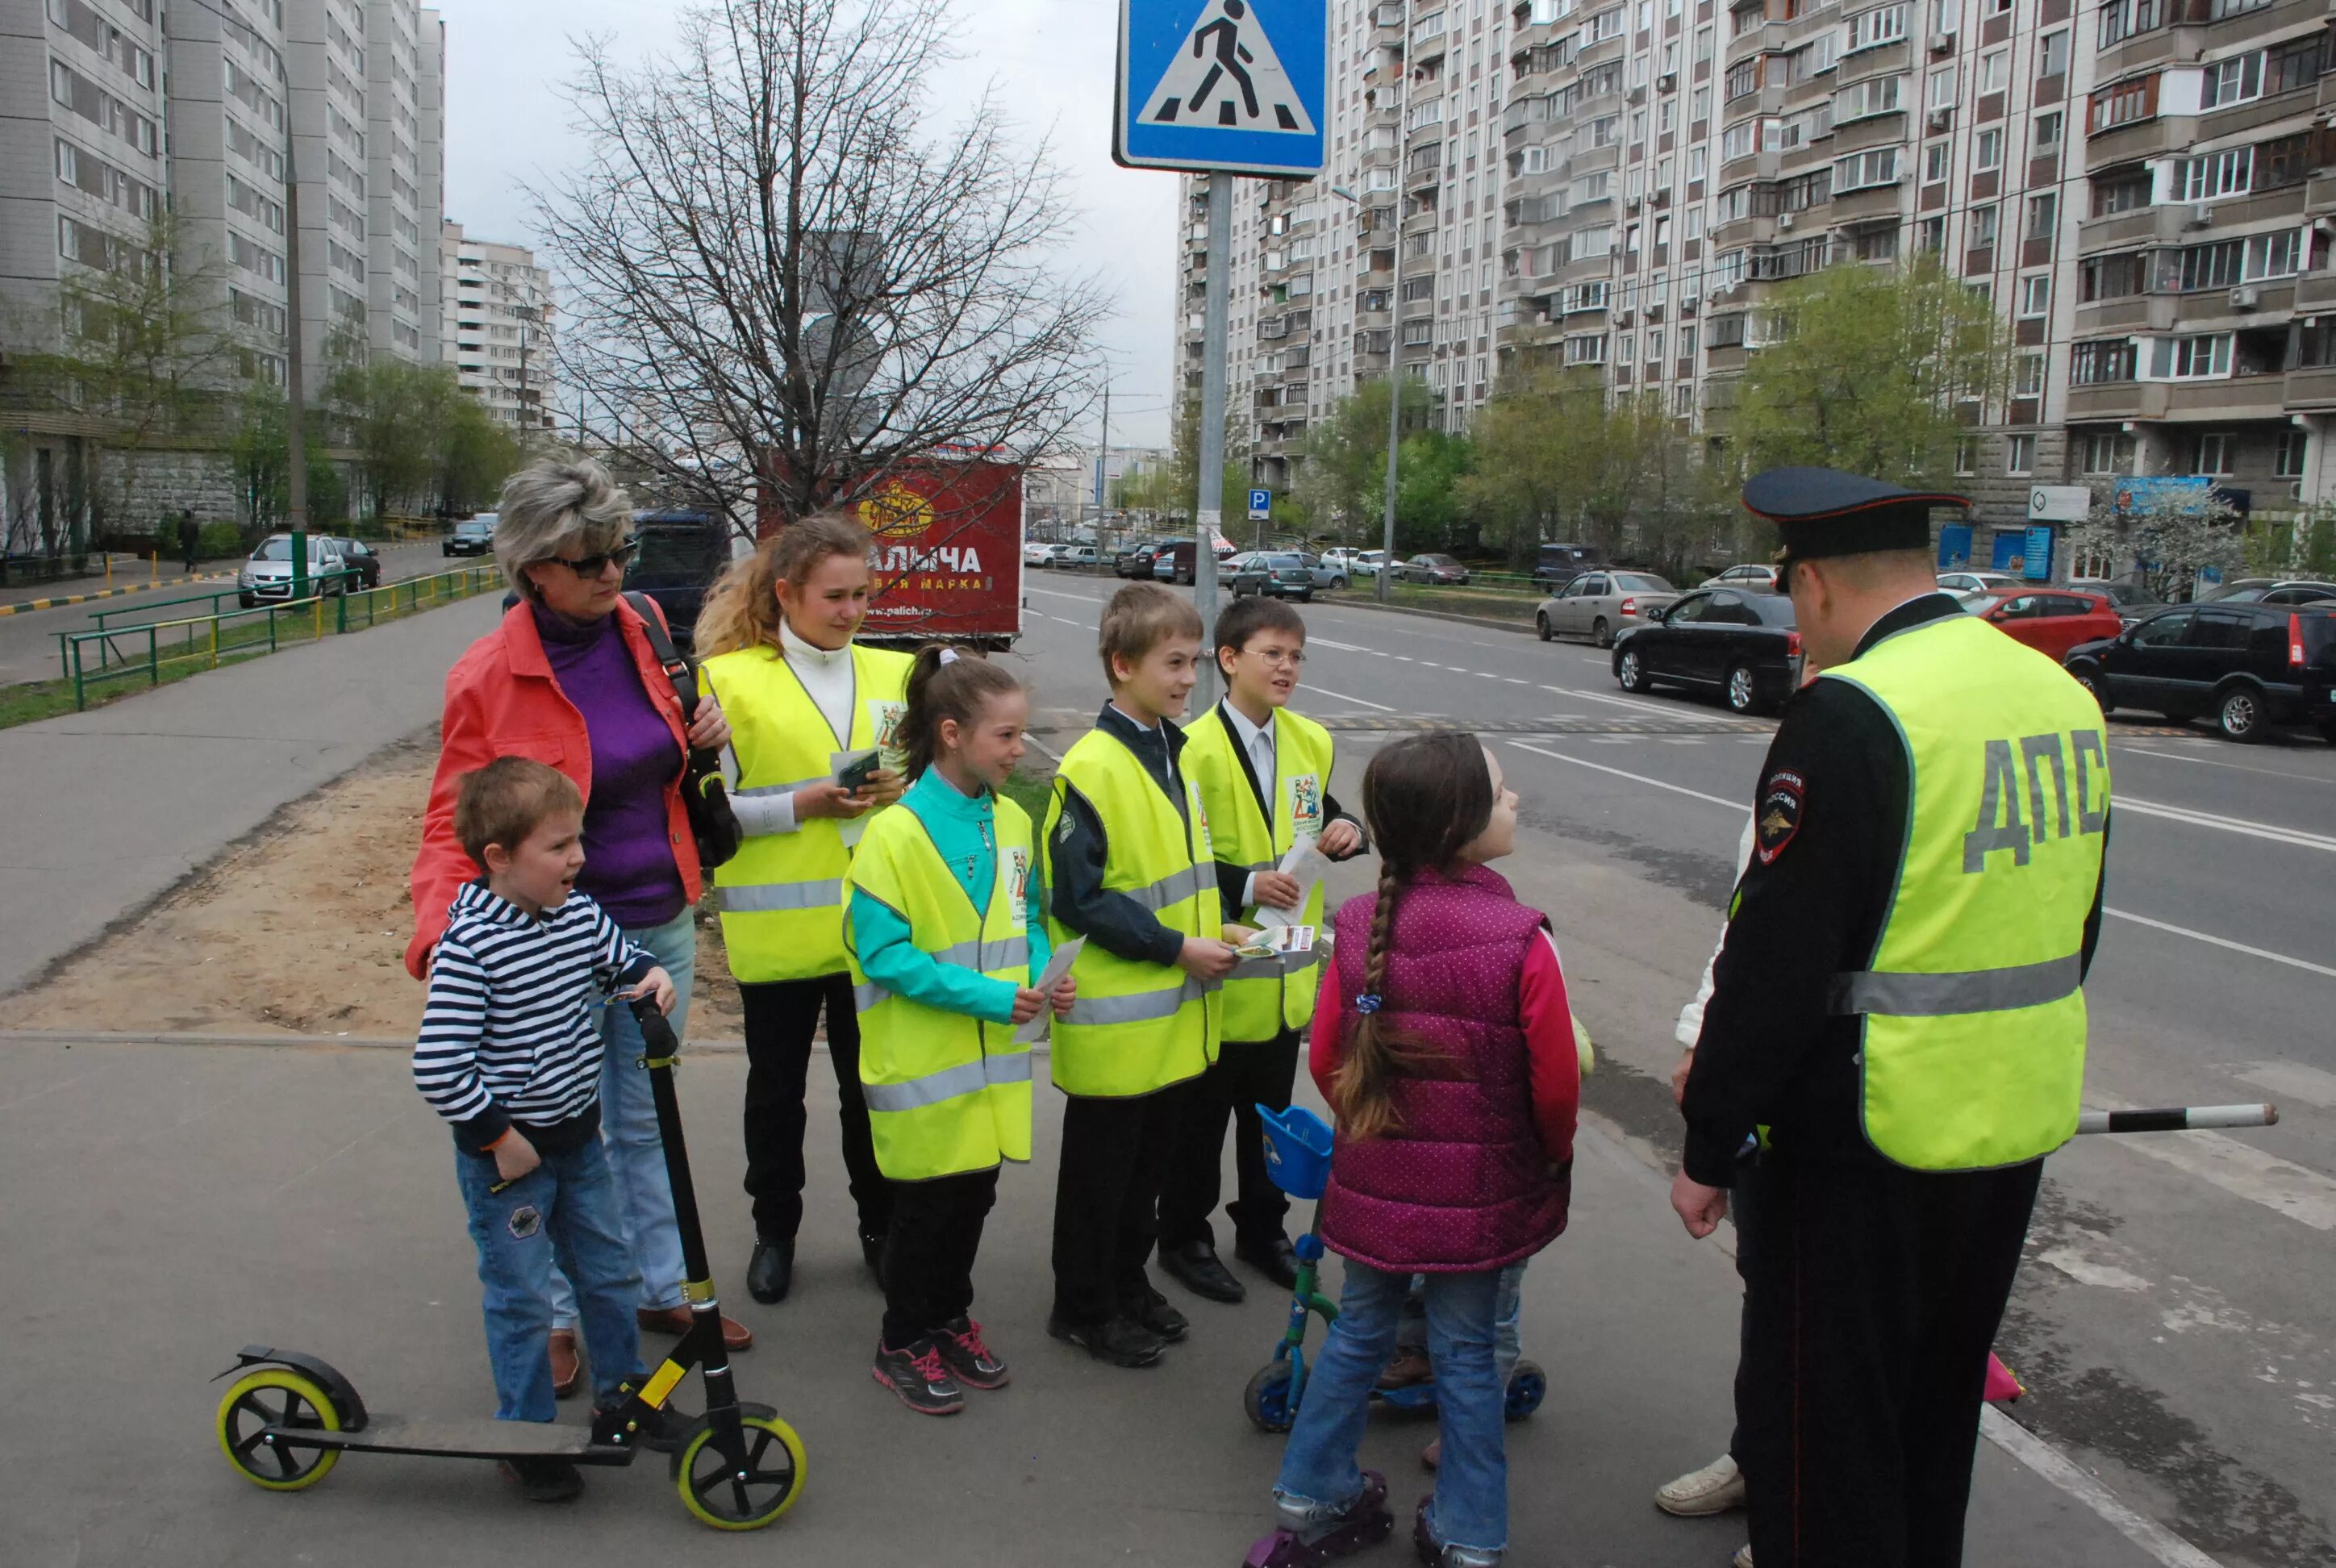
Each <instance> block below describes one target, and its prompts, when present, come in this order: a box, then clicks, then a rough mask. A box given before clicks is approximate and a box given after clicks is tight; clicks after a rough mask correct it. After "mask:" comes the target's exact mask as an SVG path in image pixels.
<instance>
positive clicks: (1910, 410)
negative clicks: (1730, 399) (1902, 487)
mask: <svg viewBox="0 0 2336 1568" xmlns="http://www.w3.org/2000/svg"><path fill="white" fill-rule="evenodd" d="M1756 315H1757V316H1758V317H1760V321H1759V325H1760V326H1765V327H1766V328H1767V336H1768V339H1769V340H1768V341H1767V343H1766V344H1765V345H1764V346H1761V347H1760V348H1758V349H1757V350H1756V351H1755V352H1754V353H1753V354H1752V355H1751V356H1750V360H1749V363H1748V364H1747V365H1746V367H1745V371H1744V375H1743V378H1742V380H1741V381H1740V382H1739V383H1738V384H1737V394H1736V404H1735V411H1734V413H1733V414H1732V415H1731V417H1730V419H1729V422H1728V436H1729V439H1730V442H1731V443H1732V444H1733V447H1734V449H1735V453H1736V455H1737V458H1738V459H1739V461H1740V462H1741V463H1742V465H1743V467H1744V469H1745V470H1746V471H1747V472H1758V471H1760V470H1762V469H1767V468H1776V467H1782V466H1787V465H1792V464H1800V463H1807V464H1814V465H1817V466H1822V467H1827V468H1840V469H1846V470H1848V471H1850V472H1854V473H1863V474H1869V475H1871V476H1873V477H1874V478H1876V479H1883V480H1889V481H1891V482H1894V483H1900V484H1908V485H1916V486H1933V487H1936V486H1944V485H1947V484H1950V483H1952V479H1953V474H1954V457H1955V448H1956V445H1957V443H1959V442H1960V441H1961V440H1962V438H1963V437H1964V436H1965V435H1966V434H1967V433H1968V430H1969V426H1970V424H1971V422H1972V421H1973V420H1974V419H1975V418H1976V417H1977V414H1978V412H1979V410H1981V408H1983V407H1984V406H1985V405H1986V404H1988V403H1990V402H1991V401H1994V400H1996V399H1999V398H2000V397H2001V396H2002V394H2003V392H2004V389H2005V386H2006V377H2007V375H2008V370H2009V364H2010V347H2009V338H2008V336H2007V335H2006V333H2005V330H2004V326H2003V323H2002V321H2001V319H2000V317H1998V316H1997V315H1996V311H1995V307H1994V304H1993V303H1992V302H1991V301H1990V299H1989V298H1988V297H1987V296H1985V295H1983V294H1981V293H1980V292H1978V291H1977V290H1975V289H1973V288H1971V287H1968V286H1967V285H1965V284H1964V283H1963V282H1962V281H1961V279H1959V278H1953V277H1952V276H1950V275H1949V274H1948V273H1947V271H1946V270H1945V269H1944V268H1942V266H1941V265H1940V264H1939V262H1938V260H1937V259H1936V258H1933V257H1932V256H1929V255H1927V254H1925V255H1922V256H1921V257H1919V258H1916V259H1915V260H1913V262H1911V263H1909V264H1906V265H1904V266H1902V267H1900V268H1895V269H1883V268H1874V267H1866V266H1846V265H1845V266H1839V267H1828V268H1825V269H1824V270H1823V271H1821V272H1816V273H1813V274H1811V275H1809V276H1808V277H1806V278H1798V279H1796V280H1795V281H1793V282H1791V283H1788V284H1786V285H1785V286H1784V287H1781V288H1779V289H1778V290H1777V291H1776V293H1775V294H1774V295H1773V296H1772V297H1770V299H1769V300H1768V301H1767V303H1766V304H1765V305H1763V306H1762V307H1759V308H1758V309H1757V312H1756Z"/></svg>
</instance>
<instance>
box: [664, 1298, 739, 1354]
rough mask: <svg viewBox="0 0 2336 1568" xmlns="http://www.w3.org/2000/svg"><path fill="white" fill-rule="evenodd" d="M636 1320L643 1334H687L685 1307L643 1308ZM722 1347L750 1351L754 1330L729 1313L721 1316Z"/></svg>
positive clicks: (687, 1317) (686, 1310)
mask: <svg viewBox="0 0 2336 1568" xmlns="http://www.w3.org/2000/svg"><path fill="white" fill-rule="evenodd" d="M636 1320H638V1322H639V1324H640V1326H641V1332H642V1333H644V1334H673V1335H681V1334H686V1333H688V1332H689V1324H690V1314H689V1309H688V1308H686V1307H655V1308H651V1307H643V1308H641V1309H640V1310H638V1313H637V1314H636ZM722 1345H723V1348H724V1349H728V1350H751V1349H754V1329H749V1328H748V1327H746V1325H745V1324H744V1323H741V1322H740V1321H738V1320H737V1319H735V1318H734V1317H732V1316H731V1315H730V1314H729V1313H727V1312H725V1313H723V1314H722Z"/></svg>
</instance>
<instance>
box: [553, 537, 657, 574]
mask: <svg viewBox="0 0 2336 1568" xmlns="http://www.w3.org/2000/svg"><path fill="white" fill-rule="evenodd" d="M640 552H641V547H640V545H639V544H638V542H637V541H633V540H629V539H628V540H627V541H625V542H624V543H622V544H620V545H618V546H617V547H616V548H615V549H614V550H601V551H600V552H599V554H597V555H579V556H578V557H577V558H576V559H575V560H569V559H568V558H567V557H566V556H564V555H555V556H553V557H552V558H551V559H552V560H556V561H558V562H559V563H560V565H562V566H564V567H566V568H567V569H568V570H570V571H572V572H574V573H575V574H576V575H577V576H579V577H580V578H584V579H587V580H589V579H592V578H596V577H598V576H599V575H600V574H601V573H602V572H604V571H606V570H608V563H609V562H610V561H612V560H613V561H615V562H616V563H617V565H618V568H619V569H620V570H621V569H622V568H624V567H628V566H630V565H631V564H632V563H633V557H635V556H637V555H638V554H640Z"/></svg>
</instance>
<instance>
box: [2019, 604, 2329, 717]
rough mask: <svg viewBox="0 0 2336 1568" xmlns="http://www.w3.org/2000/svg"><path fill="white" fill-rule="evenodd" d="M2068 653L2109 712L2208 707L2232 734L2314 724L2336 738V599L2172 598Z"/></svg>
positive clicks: (2197, 713)
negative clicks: (2189, 601) (2175, 601)
mask: <svg viewBox="0 0 2336 1568" xmlns="http://www.w3.org/2000/svg"><path fill="white" fill-rule="evenodd" d="M2062 663H2063V664H2064V665H2065V666H2066V667H2067V668H2068V673H2069V674H2070V675H2072V676H2075V677H2077V679H2078V682H2079V683H2080V684H2082V685H2083V686H2084V687H2085V688H2086V689H2087V690H2088V691H2090V692H2091V693H2092V694H2093V696H2094V697H2095V698H2096V699H2098V701H2099V703H2100V705H2101V711H2102V712H2103V713H2109V712H2113V711H2114V710H2116V709H2117V708H2120V707H2136V708H2144V709H2147V710H2149V711H2152V712H2155V713H2162V714H2164V715H2165V716H2166V717H2168V718H2174V719H2189V718H2198V717H2210V718H2212V719H2213V720H2214V726H2215V727H2216V728H2217V729H2219V730H2221V731H2222V733H2223V735H2224V738H2225V739H2228V740H2235V741H2257V740H2261V739H2263V737H2264V735H2267V734H2268V733H2269V732H2270V731H2271V730H2272V729H2273V727H2274V726H2280V725H2310V726H2312V727H2313V728H2315V729H2317V730H2319V732H2320V733H2321V735H2323V736H2325V737H2326V738H2327V739H2328V740H2330V741H2331V742H2336V605H2326V606H2321V605H2280V604H2262V603H2256V602H2249V601H2244V600H2243V601H2240V602H2237V603H2230V602H2226V601H2217V602H2214V603H2212V604H2200V605H2186V604H2185V605H2175V606H2174V607H2173V608H2171V609H2162V610H2160V611H2158V612H2157V613H2156V615H2153V616H2151V617H2150V618H2148V619H2147V620H2145V621H2142V622H2140V623H2139V624H2138V625H2136V626H2129V627H2127V628H2126V629H2125V630H2124V631H2122V632H2120V633H2118V634H2117V636H2116V637H2115V638H2109V639H2107V640H2105V641H2101V642H2086V643H2078V645H2077V646H2076V647H2075V648H2070V649H2069V650H2068V657H2067V658H2066V659H2064V660H2063V661H2062Z"/></svg>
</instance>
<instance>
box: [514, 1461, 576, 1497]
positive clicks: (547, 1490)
mask: <svg viewBox="0 0 2336 1568" xmlns="http://www.w3.org/2000/svg"><path fill="white" fill-rule="evenodd" d="M498 1468H500V1469H501V1471H502V1473H503V1479H504V1480H506V1481H508V1482H510V1483H511V1485H514V1486H516V1487H518V1488H519V1495H521V1496H522V1497H524V1498H526V1499H527V1500H528V1501H529V1502H530V1503H565V1502H568V1501H569V1500H570V1499H572V1498H575V1497H579V1496H581V1495H583V1493H584V1477H583V1476H582V1475H579V1474H578V1473H577V1470H576V1466H573V1465H570V1464H569V1462H568V1461H567V1460H565V1459H506V1460H504V1461H503V1462H502V1464H501V1466H498Z"/></svg>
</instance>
